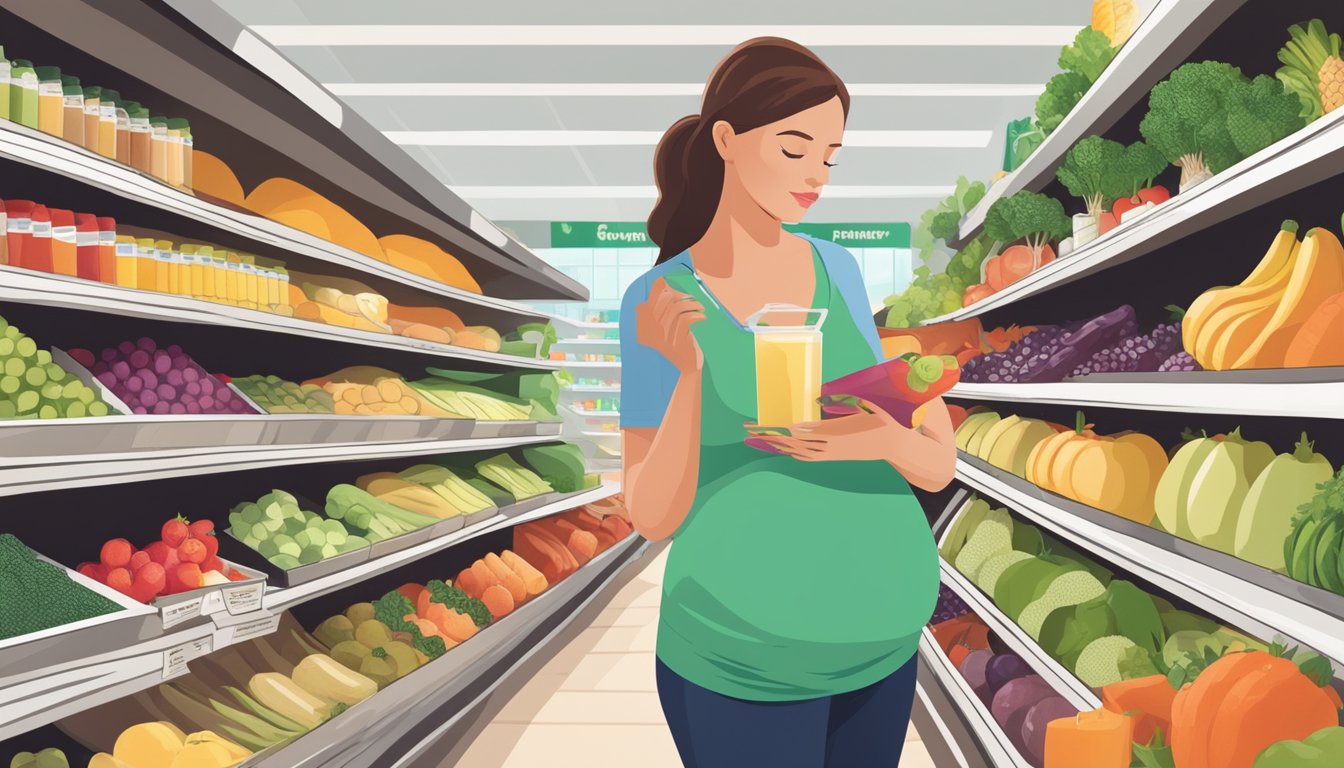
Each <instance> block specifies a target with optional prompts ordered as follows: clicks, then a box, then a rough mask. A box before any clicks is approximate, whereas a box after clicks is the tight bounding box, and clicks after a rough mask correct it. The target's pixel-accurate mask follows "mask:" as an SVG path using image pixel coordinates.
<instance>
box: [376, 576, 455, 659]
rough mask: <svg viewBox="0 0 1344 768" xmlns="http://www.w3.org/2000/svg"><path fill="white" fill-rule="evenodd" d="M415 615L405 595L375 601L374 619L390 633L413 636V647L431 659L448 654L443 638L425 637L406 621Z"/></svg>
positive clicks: (386, 596) (418, 629) (393, 592)
mask: <svg viewBox="0 0 1344 768" xmlns="http://www.w3.org/2000/svg"><path fill="white" fill-rule="evenodd" d="M413 613H415V606H413V605H411V601H410V600H408V599H407V598H406V596H405V595H403V594H401V593H400V592H397V591H395V590H394V591H392V592H388V593H387V594H386V595H383V596H382V597H380V598H378V599H377V600H375V601H373V617H374V618H375V619H377V620H378V621H379V622H381V623H382V625H383V626H385V627H387V629H388V631H390V632H405V633H406V634H408V635H410V636H411V645H412V646H414V648H415V649H416V650H417V651H419V652H421V653H423V654H425V655H426V656H428V657H429V658H431V659H437V658H438V657H440V656H442V655H443V654H445V653H447V652H448V647H447V646H446V645H444V642H443V638H441V637H425V636H424V635H422V634H420V628H419V627H417V626H416V625H415V624H413V623H411V622H409V621H407V620H406V616H407V615H409V614H413Z"/></svg>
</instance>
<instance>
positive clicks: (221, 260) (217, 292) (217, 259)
mask: <svg viewBox="0 0 1344 768" xmlns="http://www.w3.org/2000/svg"><path fill="white" fill-rule="evenodd" d="M210 266H211V267H213V269H211V270H210V274H211V276H212V277H211V280H212V281H213V282H214V284H215V287H214V290H213V291H212V292H211V296H212V297H213V298H214V300H215V301H218V302H219V303H220V304H228V303H229V260H228V256H227V252H226V251H223V250H218V251H215V255H214V258H212V259H211V260H210Z"/></svg>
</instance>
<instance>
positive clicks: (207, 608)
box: [150, 557, 266, 630]
mask: <svg viewBox="0 0 1344 768" xmlns="http://www.w3.org/2000/svg"><path fill="white" fill-rule="evenodd" d="M220 560H222V561H223V562H224V565H226V566H228V567H230V568H234V569H237V570H238V572H239V573H242V574H243V575H244V576H246V577H247V578H246V579H244V580H242V581H231V582H229V583H228V584H215V585H212V586H208V587H201V588H199V589H192V590H188V591H186V592H179V593H177V594H175V595H160V596H159V597H156V598H154V602H153V603H151V604H150V608H151V609H152V610H155V611H156V612H157V613H158V618H159V622H160V624H161V626H162V629H164V630H168V629H172V628H173V627H184V626H191V625H194V624H200V623H203V622H205V621H206V620H208V619H209V618H210V616H212V615H214V614H216V613H229V614H233V615H238V614H243V613H250V612H252V611H256V610H259V609H260V608H261V596H262V594H264V593H265V592H266V574H265V573H263V572H261V571H257V570H253V569H251V568H248V567H247V566H245V565H243V564H241V563H235V562H232V561H230V560H225V559H224V558H222V557H221V558H220Z"/></svg>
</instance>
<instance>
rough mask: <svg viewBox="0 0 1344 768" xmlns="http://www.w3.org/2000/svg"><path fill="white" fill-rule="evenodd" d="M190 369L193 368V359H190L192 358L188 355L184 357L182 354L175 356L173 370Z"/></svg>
mask: <svg viewBox="0 0 1344 768" xmlns="http://www.w3.org/2000/svg"><path fill="white" fill-rule="evenodd" d="M190 367H191V358H190V357H187V356H186V355H182V354H177V355H173V369H174V370H178V371H184V370H186V369H188V368H190Z"/></svg>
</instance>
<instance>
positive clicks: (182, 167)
mask: <svg viewBox="0 0 1344 768" xmlns="http://www.w3.org/2000/svg"><path fill="white" fill-rule="evenodd" d="M186 128H187V121H186V120H183V119H182V118H180V117H174V118H171V119H169V120H168V183H169V184H172V185H173V186H174V187H181V186H184V184H185V178H186V177H185V175H184V174H185V173H186V158H185V157H184V154H185V152H184V151H183V150H184V148H185V147H186V138H185V136H184V135H183V132H184V131H185V130H186Z"/></svg>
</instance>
